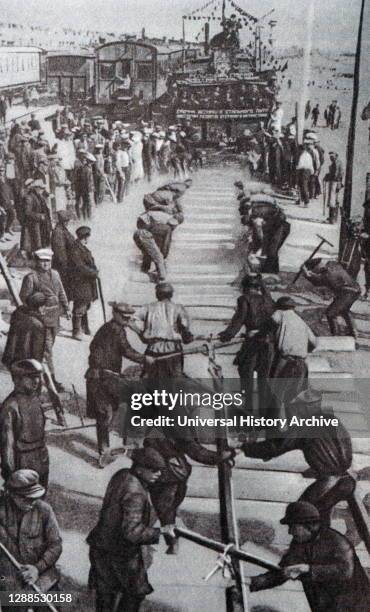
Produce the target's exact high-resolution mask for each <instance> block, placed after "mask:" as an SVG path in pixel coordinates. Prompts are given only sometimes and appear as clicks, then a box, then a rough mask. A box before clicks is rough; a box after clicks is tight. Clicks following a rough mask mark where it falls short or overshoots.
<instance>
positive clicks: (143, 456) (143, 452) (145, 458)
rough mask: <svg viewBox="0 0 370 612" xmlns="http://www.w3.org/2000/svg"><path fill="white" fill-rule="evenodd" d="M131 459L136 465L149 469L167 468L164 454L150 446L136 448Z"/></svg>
mask: <svg viewBox="0 0 370 612" xmlns="http://www.w3.org/2000/svg"><path fill="white" fill-rule="evenodd" d="M131 459H132V462H133V464H134V465H137V466H138V467H144V468H148V469H149V470H153V471H155V470H164V469H165V468H166V462H165V460H164V459H163V457H162V455H160V453H159V452H158V451H156V450H155V449H154V448H150V447H148V446H146V447H144V448H135V449H134V450H133V451H132V453H131Z"/></svg>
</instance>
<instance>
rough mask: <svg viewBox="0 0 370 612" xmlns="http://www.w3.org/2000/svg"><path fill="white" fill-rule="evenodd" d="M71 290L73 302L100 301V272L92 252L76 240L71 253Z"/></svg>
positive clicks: (88, 302)
mask: <svg viewBox="0 0 370 612" xmlns="http://www.w3.org/2000/svg"><path fill="white" fill-rule="evenodd" d="M69 258H70V263H69V288H70V295H71V300H73V301H76V302H77V301H78V302H85V303H87V304H90V303H91V302H94V301H95V300H97V299H98V291H97V287H96V280H97V278H98V271H97V268H96V265H95V262H94V258H93V256H92V254H91V251H89V249H88V248H87V247H85V246H84V245H83V244H82V243H81V242H80V241H79V240H76V241H75V243H74V244H73V246H72V248H71V250H70V253H69Z"/></svg>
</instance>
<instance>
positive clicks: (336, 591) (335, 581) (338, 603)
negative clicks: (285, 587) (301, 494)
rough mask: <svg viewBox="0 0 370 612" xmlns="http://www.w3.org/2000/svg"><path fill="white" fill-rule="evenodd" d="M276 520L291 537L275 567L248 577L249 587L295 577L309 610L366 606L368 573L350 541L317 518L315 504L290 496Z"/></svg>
mask: <svg viewBox="0 0 370 612" xmlns="http://www.w3.org/2000/svg"><path fill="white" fill-rule="evenodd" d="M281 523H282V524H284V525H285V524H286V525H288V527H289V533H290V535H292V538H293V539H292V542H291V544H290V546H289V549H288V551H287V552H286V553H285V554H284V556H283V557H282V559H281V561H280V564H279V565H280V569H279V570H272V571H269V572H267V573H265V574H261V575H259V576H254V577H253V578H249V579H247V582H248V584H249V586H250V590H251V591H252V592H254V591H260V590H263V589H270V588H273V587H275V586H280V585H281V584H284V583H285V582H286V581H288V580H300V581H301V582H302V586H303V589H304V592H305V594H306V597H307V600H308V602H309V605H310V608H311V610H312V611H313V612H326V611H327V610H330V609H332V610H338V611H339V610H343V611H344V610H348V612H349V611H351V612H352V611H355V612H362V611H363V610H367V609H368V608H369V606H370V583H369V579H368V577H367V575H366V572H365V570H364V569H363V567H362V566H361V563H360V561H359V558H358V557H357V554H356V552H355V549H354V547H353V545H352V544H351V542H350V541H349V540H348V539H347V538H346V537H345V536H344V535H342V534H340V533H339V532H338V531H335V530H333V529H331V528H330V527H327V526H325V525H323V524H322V523H321V521H320V516H319V513H318V511H317V509H316V508H315V506H313V505H312V504H310V503H307V502H293V503H291V504H289V505H288V507H287V509H286V514H285V517H284V518H283V519H282V520H281ZM344 577H345V578H344Z"/></svg>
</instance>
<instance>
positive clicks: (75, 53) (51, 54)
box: [47, 49, 95, 59]
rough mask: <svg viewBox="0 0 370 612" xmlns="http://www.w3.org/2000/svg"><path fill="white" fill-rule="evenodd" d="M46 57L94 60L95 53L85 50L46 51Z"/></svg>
mask: <svg viewBox="0 0 370 612" xmlns="http://www.w3.org/2000/svg"><path fill="white" fill-rule="evenodd" d="M47 57H86V58H91V59H95V53H93V51H88V50H86V49H81V50H80V51H70V50H68V51H57V50H55V51H47Z"/></svg>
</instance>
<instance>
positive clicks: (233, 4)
mask: <svg viewBox="0 0 370 612" xmlns="http://www.w3.org/2000/svg"><path fill="white" fill-rule="evenodd" d="M230 4H231V6H232V7H233V8H234V9H235V10H236V12H237V13H239V15H243V17H247V19H249V20H250V21H252V22H253V23H257V21H258V19H257V17H254V15H251V14H250V13H247V11H245V10H244V9H242V8H241V7H240V6H238V5H237V4H235V2H234V0H230Z"/></svg>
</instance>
